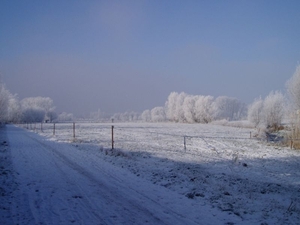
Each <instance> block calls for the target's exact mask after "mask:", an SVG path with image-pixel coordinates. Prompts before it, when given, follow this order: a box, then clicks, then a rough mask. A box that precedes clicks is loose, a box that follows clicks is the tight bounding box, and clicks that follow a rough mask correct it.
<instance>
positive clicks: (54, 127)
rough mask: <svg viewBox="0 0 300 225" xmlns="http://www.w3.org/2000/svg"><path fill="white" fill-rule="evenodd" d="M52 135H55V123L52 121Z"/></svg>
mask: <svg viewBox="0 0 300 225" xmlns="http://www.w3.org/2000/svg"><path fill="white" fill-rule="evenodd" d="M53 135H55V123H53Z"/></svg>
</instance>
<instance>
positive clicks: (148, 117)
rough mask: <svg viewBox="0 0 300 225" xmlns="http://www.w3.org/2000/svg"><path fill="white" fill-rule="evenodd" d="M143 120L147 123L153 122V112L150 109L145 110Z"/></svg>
mask: <svg viewBox="0 0 300 225" xmlns="http://www.w3.org/2000/svg"><path fill="white" fill-rule="evenodd" d="M141 119H142V120H143V121H145V122H150V121H151V111H150V110H149V109H147V110H145V111H144V112H143V113H142V115H141Z"/></svg>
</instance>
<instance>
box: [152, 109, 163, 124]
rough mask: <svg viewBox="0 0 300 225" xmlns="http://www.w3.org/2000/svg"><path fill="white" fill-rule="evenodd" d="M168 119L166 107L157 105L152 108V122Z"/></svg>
mask: <svg viewBox="0 0 300 225" xmlns="http://www.w3.org/2000/svg"><path fill="white" fill-rule="evenodd" d="M165 120H166V113H165V108H164V107H155V108H153V109H152V110H151V121H152V122H163V121H165Z"/></svg>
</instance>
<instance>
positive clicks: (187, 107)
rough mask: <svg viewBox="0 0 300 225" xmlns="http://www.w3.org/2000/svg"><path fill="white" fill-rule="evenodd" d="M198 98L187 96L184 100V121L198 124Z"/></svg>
mask: <svg viewBox="0 0 300 225" xmlns="http://www.w3.org/2000/svg"><path fill="white" fill-rule="evenodd" d="M196 99H197V96H193V95H187V96H185V98H184V101H183V104H182V109H183V117H184V119H183V121H185V122H188V123H195V122H196V115H195V102H196Z"/></svg>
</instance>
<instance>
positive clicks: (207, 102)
mask: <svg viewBox="0 0 300 225" xmlns="http://www.w3.org/2000/svg"><path fill="white" fill-rule="evenodd" d="M213 102H214V98H213V97H212V96H209V95H208V96H197V97H196V101H195V121H196V122H197V123H209V122H211V121H212V120H213V114H214V111H213V110H214V109H213Z"/></svg>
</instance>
